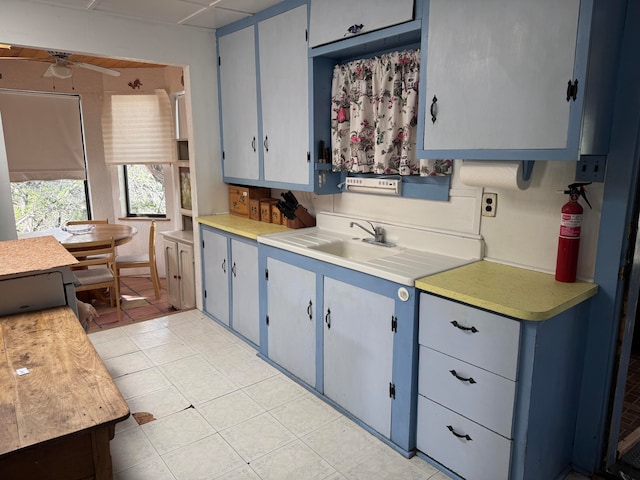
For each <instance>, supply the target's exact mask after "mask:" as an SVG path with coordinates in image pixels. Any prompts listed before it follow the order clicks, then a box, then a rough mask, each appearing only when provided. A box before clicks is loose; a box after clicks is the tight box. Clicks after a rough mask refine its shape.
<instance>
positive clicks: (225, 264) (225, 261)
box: [220, 258, 227, 273]
mask: <svg viewBox="0 0 640 480" xmlns="http://www.w3.org/2000/svg"><path fill="white" fill-rule="evenodd" d="M220 266H221V267H222V271H223V272H224V273H227V259H226V258H225V259H224V260H222V265H220Z"/></svg>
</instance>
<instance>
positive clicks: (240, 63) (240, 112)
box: [218, 26, 260, 180]
mask: <svg viewBox="0 0 640 480" xmlns="http://www.w3.org/2000/svg"><path fill="white" fill-rule="evenodd" d="M218 51H219V55H220V67H219V68H220V97H221V109H222V144H223V155H224V156H223V172H224V177H225V178H241V179H250V180H257V179H258V176H259V173H260V170H259V164H258V144H259V143H260V139H259V138H258V97H257V93H256V64H255V34H254V27H253V26H251V27H247V28H244V29H242V30H238V31H236V32H233V33H230V34H229V35H225V36H223V37H220V38H219V39H218Z"/></svg>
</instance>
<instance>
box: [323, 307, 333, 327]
mask: <svg viewBox="0 0 640 480" xmlns="http://www.w3.org/2000/svg"><path fill="white" fill-rule="evenodd" d="M324 323H326V324H327V328H331V309H330V308H329V309H327V314H326V315H325V316H324Z"/></svg>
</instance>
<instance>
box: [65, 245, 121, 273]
mask: <svg viewBox="0 0 640 480" xmlns="http://www.w3.org/2000/svg"><path fill="white" fill-rule="evenodd" d="M69 253H71V255H73V256H74V257H76V259H77V260H78V263H74V264H73V265H72V266H71V269H72V270H79V269H84V268H87V267H90V266H95V265H101V266H106V267H108V268H109V269H112V266H113V263H114V262H115V241H114V240H113V238H111V240H106V241H105V240H102V241H95V242H87V243H83V244H82V248H81V249H77V250H70V252H69Z"/></svg>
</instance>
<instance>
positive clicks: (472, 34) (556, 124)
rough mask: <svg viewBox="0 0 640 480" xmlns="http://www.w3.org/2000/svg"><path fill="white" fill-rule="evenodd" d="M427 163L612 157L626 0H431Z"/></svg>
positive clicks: (425, 34)
mask: <svg viewBox="0 0 640 480" xmlns="http://www.w3.org/2000/svg"><path fill="white" fill-rule="evenodd" d="M424 8H425V10H424V15H423V28H422V71H421V86H420V95H421V109H420V118H419V125H418V130H419V132H421V133H420V134H419V135H418V145H417V147H418V156H419V157H420V158H464V159H479V160H484V159H490V160H499V159H508V160H574V161H575V160H578V158H579V156H580V155H583V154H600V155H604V154H606V153H607V151H608V143H609V129H610V126H609V125H610V118H611V106H612V102H610V100H611V95H612V94H613V91H614V89H613V82H614V81H615V73H616V63H617V55H616V51H617V44H618V41H619V39H618V38H616V36H614V35H611V32H612V31H613V32H615V31H620V30H619V29H616V28H614V26H615V25H616V22H620V21H621V20H622V18H623V8H624V2H623V1H621V0H616V1H600V0H563V1H562V2H558V1H557V0H535V1H531V0H518V1H514V0H490V1H482V2H478V1H477V0H426V1H425V4H424Z"/></svg>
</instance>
